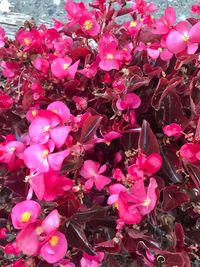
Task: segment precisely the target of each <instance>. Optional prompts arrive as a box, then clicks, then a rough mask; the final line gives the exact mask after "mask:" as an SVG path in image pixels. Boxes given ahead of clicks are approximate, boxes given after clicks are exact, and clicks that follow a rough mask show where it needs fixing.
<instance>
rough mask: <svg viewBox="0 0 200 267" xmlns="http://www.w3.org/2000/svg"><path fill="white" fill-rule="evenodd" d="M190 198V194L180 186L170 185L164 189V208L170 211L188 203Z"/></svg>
mask: <svg viewBox="0 0 200 267" xmlns="http://www.w3.org/2000/svg"><path fill="white" fill-rule="evenodd" d="M189 200H190V198H189V195H188V194H187V193H186V192H184V191H183V190H182V189H181V188H180V187H178V186H175V185H170V186H167V187H165V188H164V190H163V203H162V208H163V210H164V211H169V210H172V209H175V208H177V207H179V206H181V205H182V204H184V203H187V202H188V201H189Z"/></svg>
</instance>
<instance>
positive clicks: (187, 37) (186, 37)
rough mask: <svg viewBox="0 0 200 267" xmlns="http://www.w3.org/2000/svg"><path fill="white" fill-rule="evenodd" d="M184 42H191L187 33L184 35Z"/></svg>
mask: <svg viewBox="0 0 200 267" xmlns="http://www.w3.org/2000/svg"><path fill="white" fill-rule="evenodd" d="M183 40H184V41H185V42H187V41H188V40H189V35H188V34H187V33H184V35H183Z"/></svg>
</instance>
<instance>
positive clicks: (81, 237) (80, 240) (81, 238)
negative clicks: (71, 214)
mask: <svg viewBox="0 0 200 267" xmlns="http://www.w3.org/2000/svg"><path fill="white" fill-rule="evenodd" d="M65 233H66V236H67V241H68V243H69V245H70V246H72V247H75V248H78V249H80V250H82V251H84V252H86V253H87V254H89V255H92V256H94V255H96V254H95V252H94V251H93V250H92V247H91V245H90V244H89V242H88V240H87V237H86V235H85V233H84V231H83V228H82V227H81V226H80V225H78V224H77V223H75V222H70V223H69V225H68V226H67V228H66V229H65Z"/></svg>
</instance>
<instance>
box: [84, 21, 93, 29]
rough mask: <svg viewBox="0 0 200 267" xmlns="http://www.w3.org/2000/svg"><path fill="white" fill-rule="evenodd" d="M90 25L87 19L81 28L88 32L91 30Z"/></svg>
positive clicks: (90, 22)
mask: <svg viewBox="0 0 200 267" xmlns="http://www.w3.org/2000/svg"><path fill="white" fill-rule="evenodd" d="M92 25H93V23H92V21H91V20H89V19H88V20H86V21H85V22H84V25H83V27H84V28H85V29H86V30H87V31H88V30H90V29H91V28H92Z"/></svg>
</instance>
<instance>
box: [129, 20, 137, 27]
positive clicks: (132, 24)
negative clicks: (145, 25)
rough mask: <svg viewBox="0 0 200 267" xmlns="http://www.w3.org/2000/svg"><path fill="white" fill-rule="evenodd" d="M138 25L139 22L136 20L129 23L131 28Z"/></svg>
mask: <svg viewBox="0 0 200 267" xmlns="http://www.w3.org/2000/svg"><path fill="white" fill-rule="evenodd" d="M136 26H137V22H136V21H131V22H130V25H129V28H134V27H136Z"/></svg>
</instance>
